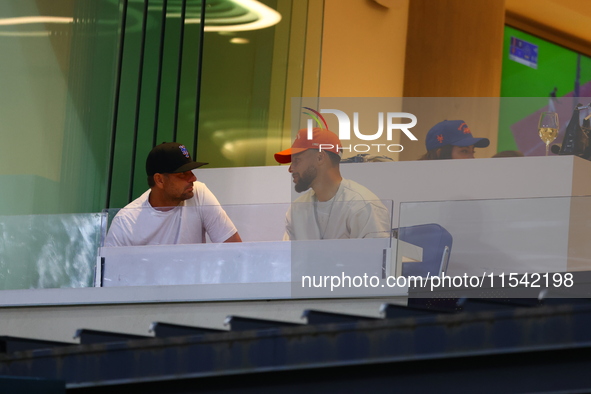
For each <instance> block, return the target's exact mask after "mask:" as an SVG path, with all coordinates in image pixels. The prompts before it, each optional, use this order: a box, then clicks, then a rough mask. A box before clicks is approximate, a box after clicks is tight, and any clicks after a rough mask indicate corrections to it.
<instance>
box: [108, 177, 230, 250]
mask: <svg viewBox="0 0 591 394" xmlns="http://www.w3.org/2000/svg"><path fill="white" fill-rule="evenodd" d="M150 191H151V190H149V189H148V190H147V191H146V192H145V193H144V194H142V195H141V196H140V197H138V198H137V199H135V200H134V201H132V202H131V203H129V204H128V205H126V206H125V208H123V209H121V210H120V211H119V212H118V213H117V215H116V216H115V218H114V219H113V222H112V223H111V227H109V232H108V233H107V237H106V239H105V246H132V245H171V244H193V243H204V242H205V233H206V232H207V234H208V235H209V238H210V239H211V240H212V241H213V242H224V241H225V240H226V239H228V238H230V237H231V236H232V235H234V233H236V227H234V224H233V223H232V221H231V220H230V218H229V217H228V215H227V214H226V212H225V211H224V210H223V208H222V207H221V206H220V203H219V202H218V200H217V199H216V198H215V196H214V195H213V193H212V192H211V191H210V190H209V189H208V188H207V186H205V184H203V183H201V182H194V183H193V194H194V195H193V197H192V198H190V199H188V200H185V201H183V202H182V203H181V204H180V205H179V206H177V207H174V208H173V209H171V210H169V211H160V210H157V209H154V208H153V207H152V205H150V202H149V201H148V198H149V196H150Z"/></svg>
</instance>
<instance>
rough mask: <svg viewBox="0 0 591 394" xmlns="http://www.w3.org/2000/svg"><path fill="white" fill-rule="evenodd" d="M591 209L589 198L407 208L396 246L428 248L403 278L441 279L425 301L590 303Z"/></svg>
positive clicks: (442, 203) (402, 210) (423, 204)
mask: <svg viewBox="0 0 591 394" xmlns="http://www.w3.org/2000/svg"><path fill="white" fill-rule="evenodd" d="M590 209H591V197H548V198H531V199H501V200H470V201H468V200H466V201H439V202H412V203H401V204H400V217H399V228H398V230H397V233H398V239H399V241H406V242H409V243H414V244H416V245H418V246H421V247H422V248H423V260H422V261H421V262H419V263H417V262H409V263H404V264H403V268H402V275H403V276H406V277H407V278H408V277H410V276H421V277H424V278H427V277H433V276H439V278H435V279H433V281H432V282H431V283H435V289H433V288H429V286H430V285H426V286H427V287H426V288H425V287H423V286H417V291H418V292H419V293H420V295H421V296H426V297H436V296H437V291H438V290H439V289H438V288H439V286H441V287H445V292H446V293H445V294H447V296H449V297H452V296H456V297H458V296H460V297H467V296H471V297H495V298H502V297H508V296H510V297H534V298H537V297H538V296H544V297H549V296H574V297H578V296H584V297H587V294H588V293H587V290H586V288H587V287H588V283H591V281H589V279H588V278H587V276H588V275H587V274H586V273H585V272H583V271H591V250H590V249H589V246H588V245H589V243H588V242H587V240H588V239H589V237H590V236H591V216H590V214H589V212H591V210H590ZM555 273H557V274H556V276H554V274H555ZM567 273H568V274H567ZM572 273H575V274H572ZM573 275H574V276H573ZM573 277H574V278H575V279H573ZM577 277H578V278H579V279H576V278H577ZM440 278H445V280H447V282H445V284H447V286H443V283H444V281H443V279H441V280H440ZM516 280H517V281H516ZM573 280H574V282H573ZM577 280H578V282H577ZM528 282H529V283H528ZM532 282H533V283H532ZM420 283H423V282H422V281H421V282H420ZM425 283H427V282H425ZM573 284H575V285H576V286H573ZM491 289H495V290H494V291H492V290H491ZM434 290H435V291H434ZM441 291H443V290H441ZM541 291H544V292H543V294H540V292H541ZM440 294H441V293H440Z"/></svg>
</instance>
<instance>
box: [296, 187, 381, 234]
mask: <svg viewBox="0 0 591 394" xmlns="http://www.w3.org/2000/svg"><path fill="white" fill-rule="evenodd" d="M391 230H392V227H391V214H390V212H389V211H388V209H387V208H386V207H385V206H384V204H383V203H382V202H381V201H380V200H379V198H378V197H377V196H376V195H375V194H374V193H372V192H371V191H370V190H369V189H368V188H366V187H365V186H362V185H360V184H358V183H357V182H354V181H351V180H349V179H343V180H342V181H341V184H340V185H339V189H338V190H337V192H336V194H335V195H334V197H333V198H332V199H330V200H329V201H324V202H320V201H318V199H317V198H316V194H315V193H314V190H309V191H307V192H306V193H305V194H303V195H302V196H300V197H299V198H298V199H297V200H295V201H294V202H293V203H292V204H291V206H290V208H289V210H288V212H287V216H286V233H285V236H284V239H286V240H312V239H342V238H381V237H388V236H389V235H390V232H391Z"/></svg>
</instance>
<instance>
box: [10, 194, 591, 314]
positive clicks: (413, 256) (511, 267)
mask: <svg viewBox="0 0 591 394" xmlns="http://www.w3.org/2000/svg"><path fill="white" fill-rule="evenodd" d="M392 206H393V204H392V202H391V201H381V202H378V201H376V202H364V203H362V204H358V203H356V202H347V203H338V202H334V203H330V202H329V203H328V205H327V206H323V207H319V206H318V205H317V204H314V203H292V204H287V203H286V204H260V205H229V206H223V207H220V206H201V207H177V208H174V209H172V210H169V211H156V210H154V209H153V208H150V209H148V210H109V211H106V212H103V213H91V214H71V215H32V216H4V217H0V230H1V234H2V238H1V239H0V286H1V287H0V289H2V290H16V289H49V288H82V287H92V286H102V287H119V288H130V289H131V287H132V286H133V287H134V288H140V287H141V288H144V289H146V290H142V291H144V292H146V291H148V289H150V288H151V287H153V286H160V287H161V288H163V287H166V288H175V286H172V285H189V288H191V289H193V288H194V290H193V291H192V292H189V293H186V294H185V293H182V291H180V290H179V291H180V293H179V292H170V294H169V295H168V296H166V297H164V296H162V297H164V298H159V297H161V296H160V295H158V296H154V294H155V293H153V292H149V295H150V297H151V298H150V299H149V300H150V301H163V300H166V301H168V300H180V299H183V300H200V299H220V300H221V299H273V298H315V297H320V298H325V297H372V296H393V295H407V294H409V295H410V296H417V297H443V296H445V297H494V298H506V297H528V298H531V297H546V298H547V297H564V296H568V297H587V296H588V294H590V293H589V292H588V291H587V283H591V279H587V276H589V275H588V273H589V272H591V269H590V268H591V244H590V243H589V242H588V239H589V238H590V235H591V197H548V198H528V199H497V200H464V201H439V202H412V203H401V204H400V212H399V219H398V224H397V225H394V226H393V225H392V219H391V218H392ZM322 215H326V217H325V218H323V217H322ZM119 220H122V221H123V223H125V224H124V225H123V227H121V228H120V229H119V230H115V227H114V226H119V224H117V221H119ZM155 220H156V221H155ZM158 221H159V222H158ZM114 223H115V224H114ZM158 223H160V224H158ZM163 223H164V224H163ZM230 223H231V224H230ZM286 224H287V226H286ZM290 226H291V227H290ZM392 227H394V228H393V229H392ZM220 228H221V230H220ZM286 228H287V229H288V230H287V231H286ZM122 229H123V230H122ZM155 229H158V230H159V231H160V232H161V233H162V234H164V235H162V234H161V235H162V237H164V238H162V239H157V238H154V235H153V234H155V233H158V231H155ZM203 229H205V230H203ZM234 229H237V231H238V233H239V234H240V237H241V238H242V241H243V242H241V243H237V242H236V243H234V242H228V243H224V242H223V241H224V240H226V239H228V238H231V237H232V236H233V233H234ZM114 231H120V232H121V233H125V232H128V233H130V234H133V236H134V237H137V239H139V242H137V243H131V244H130V246H126V247H121V246H114V245H113V244H110V243H109V242H110V237H111V236H112V234H113V232H114ZM185 232H186V233H187V234H190V235H191V234H192V235H195V236H196V238H195V239H184V238H183V239H180V238H179V239H174V240H173V241H170V240H166V239H165V237H168V236H171V237H173V238H174V237H179V236H180V235H181V233H185ZM146 234H147V235H146ZM208 234H209V235H208ZM212 234H213V235H212ZM290 234H291V239H290ZM150 237H152V238H150ZM203 237H205V241H206V242H205V243H200V240H203ZM212 237H213V241H217V242H212V239H211V238H212ZM394 237H396V238H397V240H396V239H394ZM288 239H289V240H290V242H286V240H288ZM148 241H149V242H148ZM97 262H98V263H99V264H97ZM177 287H178V286H177ZM181 287H182V286H181ZM179 288H180V287H179ZM142 291H136V290H130V292H129V294H128V295H120V296H116V297H115V296H113V297H115V298H113V299H111V298H110V299H109V300H111V301H113V302H145V301H147V300H148V299H147V298H146V297H147V295H146V296H143V295H142V296H140V295H141V294H144V293H142ZM171 291H172V290H171ZM187 291H188V290H187ZM81 294H82V293H81ZM102 294H103V295H104V294H107V293H102ZM113 294H114V293H113ZM122 294H123V293H122ZM125 294H127V293H125ZM145 294H148V293H145ZM159 294H160V293H159ZM167 294H168V293H167ZM179 294H185V295H182V296H181V295H179ZM187 294H188V295H187ZM154 297H155V298H154ZM99 298H100V297H99ZM101 299H102V298H101ZM91 301H92V302H100V300H98V299H93V300H91ZM68 302H83V301H79V300H77V297H72V296H71V295H70V296H69V301H68ZM84 302H86V301H84ZM88 302H90V301H88Z"/></svg>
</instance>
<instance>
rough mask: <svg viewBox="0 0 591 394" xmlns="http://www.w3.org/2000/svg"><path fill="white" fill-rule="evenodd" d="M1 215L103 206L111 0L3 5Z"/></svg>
mask: <svg viewBox="0 0 591 394" xmlns="http://www.w3.org/2000/svg"><path fill="white" fill-rule="evenodd" d="M0 19H1V20H2V24H1V26H0V50H1V51H2V54H3V63H2V64H3V72H2V76H0V84H1V86H2V89H1V91H0V102H1V103H2V105H0V115H1V117H2V123H3V141H2V144H0V169H1V170H0V178H1V181H2V185H3V187H2V188H1V189H0V206H1V207H2V208H0V213H3V214H31V213H62V212H92V211H98V210H100V209H102V207H104V203H105V195H106V193H105V189H106V170H107V162H108V157H109V155H108V145H109V137H110V130H111V113H112V103H113V86H114V83H113V81H114V80H115V78H114V73H115V64H116V48H117V43H118V40H117V39H118V32H117V28H118V23H119V9H118V2H117V1H115V0H113V1H100V2H99V1H97V2H95V1H92V2H89V1H85V0H7V1H2V2H0Z"/></svg>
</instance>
